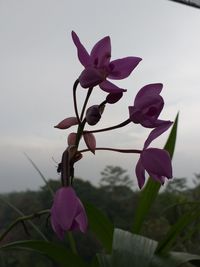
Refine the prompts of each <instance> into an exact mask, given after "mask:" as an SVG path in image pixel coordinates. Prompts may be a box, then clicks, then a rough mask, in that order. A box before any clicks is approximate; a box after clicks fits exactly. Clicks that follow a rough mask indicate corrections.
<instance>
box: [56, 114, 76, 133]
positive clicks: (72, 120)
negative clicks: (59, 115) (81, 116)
mask: <svg viewBox="0 0 200 267" xmlns="http://www.w3.org/2000/svg"><path fill="white" fill-rule="evenodd" d="M76 124H78V120H77V118H76V117H69V118H66V119H64V120H62V121H61V122H59V123H58V124H57V125H56V126H54V128H58V129H62V130H65V129H68V128H69V127H71V126H73V125H76Z"/></svg>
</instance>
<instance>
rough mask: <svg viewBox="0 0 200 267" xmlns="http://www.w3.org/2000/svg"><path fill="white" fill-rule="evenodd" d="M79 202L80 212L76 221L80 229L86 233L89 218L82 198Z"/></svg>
mask: <svg viewBox="0 0 200 267" xmlns="http://www.w3.org/2000/svg"><path fill="white" fill-rule="evenodd" d="M78 202H79V204H78V209H77V210H78V214H77V216H76V218H75V221H76V222H77V224H78V225H79V229H80V230H81V232H83V233H85V232H86V231H87V227H88V219H87V215H86V212H85V208H84V206H83V204H82V203H81V201H80V200H79V201H78Z"/></svg>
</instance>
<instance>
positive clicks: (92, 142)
mask: <svg viewBox="0 0 200 267" xmlns="http://www.w3.org/2000/svg"><path fill="white" fill-rule="evenodd" d="M83 137H84V140H85V143H86V145H87V147H88V148H89V150H90V151H91V152H92V153H93V154H95V148H96V139H95V136H94V135H93V134H92V133H84V134H83Z"/></svg>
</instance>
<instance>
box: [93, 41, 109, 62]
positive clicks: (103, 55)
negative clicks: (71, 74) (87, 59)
mask: <svg viewBox="0 0 200 267" xmlns="http://www.w3.org/2000/svg"><path fill="white" fill-rule="evenodd" d="M90 56H91V61H92V63H93V64H94V65H95V66H96V67H103V66H106V65H108V63H109V62H110V57H111V43H110V37H109V36H106V37H104V38H103V39H101V40H100V41H98V42H97V43H96V44H95V46H94V47H93V49H92V51H91V53H90Z"/></svg>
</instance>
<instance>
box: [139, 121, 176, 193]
mask: <svg viewBox="0 0 200 267" xmlns="http://www.w3.org/2000/svg"><path fill="white" fill-rule="evenodd" d="M171 125H172V122H166V123H165V124H163V125H162V126H159V127H157V128H155V129H154V130H153V131H151V133H150V134H149V136H148V138H147V140H146V141H145V143H144V148H143V150H142V152H141V154H140V158H139V160H138V162H137V165H136V168H135V173H136V176H137V180H138V185H139V187H140V189H141V188H142V187H143V185H144V183H145V171H147V173H148V174H149V176H151V178H153V179H154V180H155V181H158V182H160V183H161V184H164V182H165V178H168V179H170V178H172V164H171V158H170V155H169V153H168V151H166V150H164V149H159V148H148V146H149V144H150V143H151V142H152V141H153V140H154V139H155V138H157V137H158V136H159V135H161V134H162V133H163V132H165V131H166V130H167V129H168V128H169V127H170V126H171Z"/></svg>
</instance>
